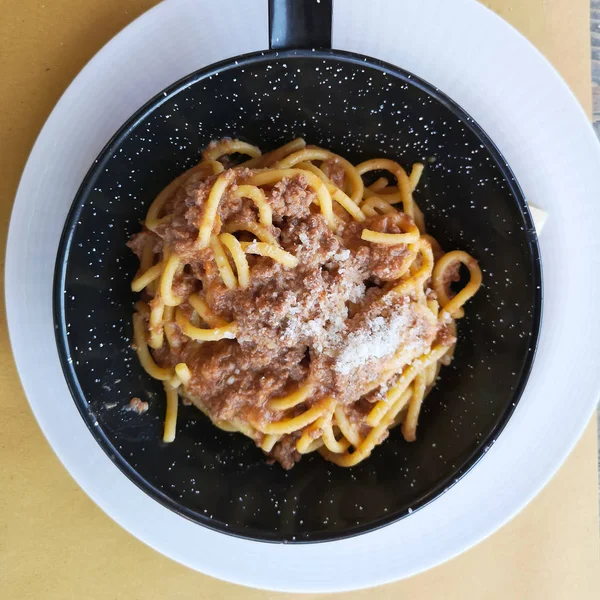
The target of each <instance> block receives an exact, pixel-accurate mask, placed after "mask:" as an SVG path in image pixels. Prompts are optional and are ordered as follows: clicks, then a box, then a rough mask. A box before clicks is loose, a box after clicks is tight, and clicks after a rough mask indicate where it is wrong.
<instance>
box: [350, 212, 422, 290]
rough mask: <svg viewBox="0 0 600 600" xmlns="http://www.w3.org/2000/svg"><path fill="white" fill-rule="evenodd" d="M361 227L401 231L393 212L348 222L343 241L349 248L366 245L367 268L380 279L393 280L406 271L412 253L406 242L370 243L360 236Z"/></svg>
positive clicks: (382, 230) (391, 231)
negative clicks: (391, 243) (360, 220)
mask: <svg viewBox="0 0 600 600" xmlns="http://www.w3.org/2000/svg"><path fill="white" fill-rule="evenodd" d="M363 229H370V230H372V231H380V232H381V233H403V230H402V228H401V227H400V225H399V224H398V222H397V220H396V215H395V214H393V213H392V214H389V215H388V214H385V215H378V216H375V217H369V218H367V219H366V220H365V221H362V222H360V223H359V222H356V221H351V222H349V223H348V224H347V225H346V226H345V227H344V230H343V234H342V235H343V239H344V243H345V244H347V245H348V246H349V247H351V248H356V249H358V248H360V247H366V248H368V252H369V270H370V271H371V273H372V274H373V275H374V276H375V277H377V278H379V279H380V280H381V281H395V280H396V279H398V278H399V277H400V275H401V274H402V273H404V272H405V271H406V267H407V263H409V262H410V261H411V260H412V259H413V257H414V255H413V252H412V251H411V250H410V248H409V246H408V245H407V244H398V245H396V246H384V245H382V244H372V243H371V242H366V241H365V240H363V239H362V238H361V234H362V231H363Z"/></svg>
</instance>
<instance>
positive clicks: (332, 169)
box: [321, 158, 346, 190]
mask: <svg viewBox="0 0 600 600" xmlns="http://www.w3.org/2000/svg"><path fill="white" fill-rule="evenodd" d="M321 169H322V170H323V171H324V172H325V173H326V174H327V175H328V176H329V179H331V181H333V183H334V184H335V185H336V186H337V187H339V188H340V189H342V190H343V189H344V183H345V180H346V171H345V170H344V167H343V165H341V164H340V162H339V160H338V159H337V158H331V159H329V160H325V161H323V163H322V164H321Z"/></svg>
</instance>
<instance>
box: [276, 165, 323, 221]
mask: <svg viewBox="0 0 600 600" xmlns="http://www.w3.org/2000/svg"><path fill="white" fill-rule="evenodd" d="M314 198H315V193H314V192H313V191H312V190H311V189H309V187H308V182H307V181H306V178H305V177H303V176H302V175H299V176H297V177H294V178H293V179H283V180H282V181H280V182H279V183H276V184H275V185H274V186H273V188H272V190H271V191H270V193H269V194H268V201H269V204H270V205H271V208H272V209H273V220H274V222H275V223H279V221H280V220H281V219H283V218H284V217H303V216H306V215H308V213H309V210H308V207H309V206H310V204H311V202H312V201H313V200H314Z"/></svg>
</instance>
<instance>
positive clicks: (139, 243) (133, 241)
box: [127, 229, 163, 260]
mask: <svg viewBox="0 0 600 600" xmlns="http://www.w3.org/2000/svg"><path fill="white" fill-rule="evenodd" d="M148 244H152V252H153V253H154V254H158V253H159V252H160V251H161V249H162V244H163V242H162V240H161V238H160V237H159V236H157V235H156V234H155V233H154V232H152V231H148V230H147V229H144V230H143V231H140V232H139V233H136V234H134V235H132V236H131V238H130V240H129V241H128V242H127V246H128V247H129V248H131V250H132V251H133V253H134V254H135V255H136V256H137V257H138V258H139V259H140V260H141V258H142V253H143V252H144V248H145V247H146V246H147V245H148Z"/></svg>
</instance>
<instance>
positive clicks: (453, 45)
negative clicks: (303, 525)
mask: <svg viewBox="0 0 600 600" xmlns="http://www.w3.org/2000/svg"><path fill="white" fill-rule="evenodd" d="M366 6H367V5H366V4H365V2H364V1H363V0H343V2H341V1H340V0H338V1H337V2H336V3H335V7H334V17H333V23H334V25H333V43H334V47H337V48H340V49H344V50H352V51H355V52H360V53H363V54H368V55H371V56H375V57H377V58H380V59H382V60H386V61H389V62H391V63H394V64H397V65H398V66H400V67H403V68H405V69H408V70H410V71H412V72H413V73H415V74H417V75H419V76H421V77H423V78H424V79H426V80H428V81H430V82H431V83H433V84H434V85H436V86H437V87H439V88H440V89H441V90H442V91H444V92H446V93H447V94H449V95H450V96H451V97H452V98H453V99H454V100H456V101H457V102H458V103H459V104H460V105H461V106H462V107H463V108H465V109H466V110H467V111H468V112H469V113H470V114H471V115H472V116H473V117H474V118H475V119H476V120H477V121H478V122H479V123H480V125H481V126H482V127H483V128H484V129H485V130H486V131H487V133H488V134H489V135H490V136H491V138H492V139H493V140H494V141H495V142H496V144H497V145H498V146H499V148H500V150H501V151H502V152H503V153H504V155H505V157H506V158H507V160H508V161H509V163H510V165H511V167H512V168H513V170H514V172H515V173H516V175H517V178H518V179H519V181H520V183H521V185H522V187H523V189H524V191H525V194H526V196H527V197H528V198H529V199H530V200H531V202H532V203H534V204H536V205H538V206H540V207H541V208H543V209H545V210H546V211H548V213H549V215H550V216H549V219H548V222H547V224H546V226H545V228H544V233H543V235H542V236H541V249H542V260H543V268H544V278H545V305H544V319H543V328H542V332H541V338H540V344H539V351H538V355H537V359H536V361H535V365H534V368H533V372H532V374H531V378H530V380H529V384H528V386H527V389H526V391H525V393H524V395H523V397H522V399H521V401H520V403H519V405H518V407H517V410H516V412H515V414H514V416H513V417H512V418H511V420H510V422H509V424H508V426H507V427H506V429H505V430H504V432H503V433H502V435H501V436H500V438H499V439H498V441H497V442H496V443H495V444H494V445H493V446H492V447H491V449H490V450H489V452H488V453H487V454H486V456H485V457H484V458H483V459H482V460H481V461H480V462H479V463H478V464H477V466H476V467H475V468H474V469H473V470H472V471H471V472H470V473H469V474H468V475H467V476H465V477H464V478H463V479H462V480H461V481H460V482H459V483H458V484H457V485H456V486H454V487H453V488H451V489H450V490H449V491H448V492H447V493H445V494H444V495H442V496H441V497H440V498H438V499H437V500H435V501H434V502H433V503H431V504H430V505H428V506H427V507H425V508H424V509H422V510H420V511H418V512H416V513H414V514H413V515H411V516H410V517H408V518H406V519H404V520H402V521H400V522H398V523H396V524H394V525H390V526H388V527H385V528H383V529H380V530H378V531H375V532H373V533H369V534H366V535H362V536H359V537H355V538H351V539H347V540H343V541H339V542H330V543H323V544H312V545H273V544H265V543H257V542H251V541H246V540H242V539H238V538H234V537H230V536H227V535H223V534H220V533H216V532H214V531H210V530H208V529H205V528H203V527H201V526H198V525H196V524H194V523H191V522H190V521H188V520H186V519H184V518H182V517H179V516H177V515H176V514H174V513H172V512H170V511H169V510H167V509H166V508H164V507H162V506H161V505H160V504H158V503H157V502H155V501H153V500H151V499H150V498H149V497H148V496H146V495H145V494H144V493H143V492H142V491H140V490H139V489H138V488H137V487H136V486H135V485H134V484H132V483H131V482H130V481H129V480H128V479H127V478H126V477H125V475H123V474H122V473H121V472H120V471H119V469H118V468H117V467H116V466H115V465H114V464H113V463H112V462H111V461H110V460H109V459H108V457H107V456H106V455H105V454H104V452H103V451H102V450H101V449H100V447H99V446H98V444H97V443H96V442H95V441H94V439H93V437H92V436H91V434H90V433H89V431H88V430H87V427H86V425H85V424H84V422H83V420H82V419H81V418H80V416H79V413H78V412H77V409H76V407H75V404H74V403H73V401H72V399H71V397H70V394H69V391H68V389H67V386H66V383H65V381H64V378H63V376H62V371H61V368H60V364H59V360H58V354H57V351H56V346H55V342H54V331H53V325H52V312H51V307H52V298H51V291H52V277H53V271H54V259H55V256H56V250H57V246H58V240H59V237H60V233H61V229H62V226H63V222H64V219H65V217H66V214H67V211H68V209H69V206H70V204H71V201H72V199H73V197H74V196H75V193H76V191H77V188H78V186H79V184H80V182H81V180H82V179H83V177H84V175H85V173H86V171H87V170H88V168H89V166H90V165H91V163H92V162H93V160H94V158H95V157H96V155H97V154H98V153H99V151H100V150H101V148H102V146H103V145H104V143H105V142H106V141H107V140H108V139H109V137H110V136H111V135H112V133H113V132H114V131H116V129H117V128H118V127H119V126H120V125H121V123H123V122H124V121H125V120H126V119H127V118H128V117H129V116H130V114H131V113H133V112H134V111H135V110H136V109H137V108H138V107H139V106H140V105H142V104H143V103H144V102H145V101H146V100H148V99H149V98H150V97H151V96H153V95H154V94H155V93H156V92H158V91H159V90H160V89H162V88H164V87H165V86H167V85H168V84H170V83H172V82H174V81H175V80H177V79H178V78H180V77H182V76H183V75H185V74H187V73H189V72H191V71H194V70H196V69H198V68H200V67H203V66H205V65H207V64H210V63H212V62H215V61H217V60H221V59H224V58H227V57H229V56H232V55H235V54H239V53H242V52H249V51H254V50H259V49H262V48H265V47H267V44H268V38H267V1H266V0H262V1H261V2H257V1H254V2H247V1H245V0H234V1H232V0H230V2H228V4H227V13H226V14H225V13H223V11H222V8H221V6H220V5H219V3H214V2H203V3H202V5H201V6H200V5H199V2H197V0H169V1H167V2H164V3H162V4H160V5H158V6H157V7H155V8H154V9H152V10H151V11H149V12H148V13H146V14H145V15H143V16H142V17H140V18H139V19H137V20H136V21H135V22H134V23H132V24H131V25H130V26H129V27H128V28H127V29H125V30H124V31H123V32H121V33H120V34H119V35H118V36H117V37H115V38H114V39H113V40H112V41H111V42H110V43H109V44H107V45H106V46H105V47H104V48H103V49H102V50H101V51H100V52H99V53H98V54H97V55H96V57H95V58H94V59H93V60H92V61H91V62H90V63H89V64H88V65H87V66H86V68H85V69H84V70H83V71H82V72H81V73H80V75H79V76H78V77H77V78H76V79H75V81H74V82H73V83H72V84H71V86H70V87H69V89H68V90H67V92H66V93H65V94H64V96H63V97H62V98H61V100H60V101H59V103H58V104H57V106H56V108H55V109H54V111H53V113H52V114H51V116H50V118H49V119H48V121H47V123H46V125H45V126H44V129H43V130H42V132H41V134H40V136H39V138H38V140H37V142H36V144H35V147H34V149H33V151H32V153H31V156H30V158H29V161H28V163H27V166H26V168H25V171H24V173H23V177H22V180H21V184H20V186H19V191H18V194H17V198H16V201H15V207H14V211H13V215H12V220H11V225H10V232H9V239H8V250H7V263H6V305H7V313H8V324H9V330H10V335H11V341H12V345H13V351H14V355H15V358H16V362H17V366H18V369H19V373H20V375H21V380H22V382H23V387H24V388H25V392H26V394H27V397H28V398H29V401H30V403H31V406H32V409H33V411H34V413H35V415H36V418H37V419H38V421H39V423H40V426H41V427H42V429H43V431H44V433H45V435H46V437H47V438H48V441H49V442H50V444H51V445H52V447H53V449H54V450H55V452H56V453H57V454H58V456H59V458H60V459H61V460H62V462H63V463H64V465H65V467H66V468H67V469H68V470H69V472H70V473H71V474H72V476H73V477H74V478H75V479H76V481H77V482H78V483H79V485H80V486H81V487H82V488H83V489H84V490H85V491H86V492H87V493H88V494H89V495H90V497H91V498H92V499H93V500H94V501H95V502H96V503H97V504H98V505H99V506H100V507H101V508H102V509H103V510H104V511H106V513H107V514H109V515H110V516H111V517H112V518H113V519H115V521H117V522H118V523H120V524H121V525H122V526H123V527H124V528H126V529H127V530H128V531H130V532H131V533H132V534H133V535H135V536H136V537H138V538H139V539H141V540H142V541H144V542H146V543H147V544H149V545H150V546H152V547H153V548H155V549H157V550H158V551H160V552H162V553H164V554H166V555H167V556H170V557H171V558H173V559H175V560H177V561H179V562H181V563H183V564H186V565H188V566H190V567H192V568H194V569H197V570H199V571H202V572H204V573H207V574H209V575H212V576H214V577H219V578H221V579H225V580H228V581H233V582H237V583H241V584H245V585H250V586H255V587H261V588H268V589H273V590H286V591H305V592H316V591H342V590H350V589H356V588H361V587H367V586H372V585H376V584H381V583H386V582H389V581H393V580H396V579H400V578H402V577H407V576H409V575H413V574H415V573H418V572H420V571H423V570H424V569H427V568H429V567H432V566H434V565H436V564H438V563H441V562H443V561H445V560H447V559H449V558H451V557H452V556H455V555H456V554H458V553H459V552H462V551H464V550H466V549H467V548H469V547H470V546H472V545H473V544H475V543H477V542H479V541H481V540H482V539H483V538H485V537H486V536H488V535H489V534H490V533H492V532H493V531H495V530H496V529H497V528H498V527H500V526H501V525H503V524H504V523H506V521H507V520H509V519H510V518H511V517H513V516H514V515H515V514H516V513H517V511H519V510H520V509H521V508H522V507H523V506H524V505H525V504H526V503H527V502H528V501H529V500H531V498H532V497H533V496H534V495H535V494H537V492H538V491H539V490H540V489H541V487H542V486H543V485H544V484H545V483H546V482H547V481H548V480H549V479H550V477H552V475H553V474H554V472H555V471H556V469H557V468H558V467H559V466H560V464H561V463H562V461H563V460H564V459H565V457H566V456H567V454H568V453H569V451H570V450H571V449H572V447H573V445H574V444H575V442H576V441H577V439H578V438H579V436H580V434H581V433H582V431H583V429H584V427H585V425H586V423H587V422H588V420H589V418H590V416H591V413H592V411H593V409H594V406H595V404H596V399H597V395H598V391H599V389H600V385H599V384H600V373H599V372H598V368H597V365H596V356H597V346H598V343H597V341H596V340H598V339H600V320H599V319H598V318H597V305H596V298H598V297H600V282H599V279H598V277H596V274H597V273H598V272H599V267H600V238H598V235H597V232H598V231H599V230H600V205H599V204H598V202H597V199H598V198H600V181H599V180H598V177H597V173H598V172H599V170H600V169H599V167H600V148H599V146H598V144H597V142H596V139H595V136H594V134H593V131H592V129H591V127H590V126H589V124H588V121H587V118H586V116H585V114H584V113H583V111H582V110H581V108H580V107H579V105H578V103H577V102H576V100H575V98H574V97H573V96H572V94H571V92H570V91H569V90H568V88H567V87H566V85H565V84H564V82H563V81H562V80H561V79H560V78H559V76H558V75H557V73H556V72H555V71H554V70H553V69H552V67H551V66H550V65H549V64H548V63H547V62H546V61H545V59H544V58H543V57H542V56H541V54H539V53H538V52H537V51H536V50H535V49H534V48H533V47H532V46H531V45H530V44H529V43H528V42H527V41H526V40H525V39H524V38H523V37H521V36H520V35H519V34H518V33H517V32H516V31H515V30H513V29H512V28H511V27H509V26H508V25H507V24H506V23H505V22H503V21H502V20H501V19H499V18H498V17H497V16H495V15H494V14H493V13H491V12H490V11H488V10H487V9H485V8H483V7H482V6H481V5H479V4H478V3H477V2H475V1H474V0H453V1H452V2H447V1H443V0H420V1H419V2H414V0H396V1H395V2H392V0H389V1H385V0H371V1H370V2H369V3H368V8H366ZM567 399H568V410H567V408H566V400H567ZM482 507H485V508H482Z"/></svg>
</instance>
